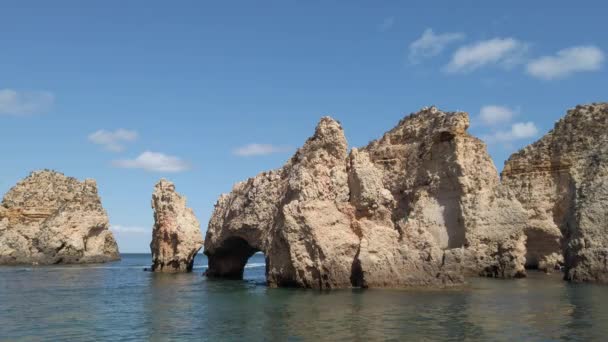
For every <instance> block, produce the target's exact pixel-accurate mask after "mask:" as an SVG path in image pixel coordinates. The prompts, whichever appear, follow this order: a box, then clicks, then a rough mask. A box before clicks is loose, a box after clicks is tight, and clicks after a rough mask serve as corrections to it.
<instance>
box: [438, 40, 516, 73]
mask: <svg viewBox="0 0 608 342" xmlns="http://www.w3.org/2000/svg"><path fill="white" fill-rule="evenodd" d="M527 49H528V47H527V45H526V44H524V43H522V42H520V41H518V40H516V39H514V38H494V39H490V40H484V41H479V42H477V43H474V44H470V45H465V46H462V47H460V48H458V50H456V52H454V55H453V56H452V60H451V61H450V63H449V64H448V65H447V66H446V67H445V70H446V71H447V72H451V73H455V72H470V71H473V70H476V69H479V68H481V67H484V66H488V65H502V66H505V67H509V66H512V65H515V64H517V63H520V62H522V57H523V55H524V54H525V52H526V51H527Z"/></svg>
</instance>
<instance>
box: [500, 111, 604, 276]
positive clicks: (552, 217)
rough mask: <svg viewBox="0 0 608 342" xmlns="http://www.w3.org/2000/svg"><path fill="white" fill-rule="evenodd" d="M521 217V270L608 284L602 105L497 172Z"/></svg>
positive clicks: (571, 118) (572, 116)
mask: <svg viewBox="0 0 608 342" xmlns="http://www.w3.org/2000/svg"><path fill="white" fill-rule="evenodd" d="M502 181H503V184H504V185H505V186H506V187H508V188H509V189H510V190H511V191H512V192H513V193H515V194H516V197H517V199H518V200H519V202H521V203H522V204H523V206H524V207H525V209H526V212H527V216H528V220H529V223H528V227H527V228H526V229H525V233H526V235H527V255H526V260H527V261H526V263H527V264H528V267H538V268H541V269H546V270H551V269H553V268H555V267H556V266H561V265H563V266H564V267H565V278H566V279H568V280H572V281H597V282H603V283H606V282H608V104H607V103H600V104H591V105H584V106H577V107H576V108H574V109H571V110H569V111H568V113H567V115H566V116H565V117H564V118H562V119H561V120H559V121H558V122H557V123H556V124H555V127H554V128H553V130H552V131H551V132H549V133H548V134H546V135H545V136H544V137H542V138H541V139H540V140H538V141H537V142H535V143H533V144H531V145H529V146H527V147H525V148H524V149H522V150H521V151H519V152H517V153H515V154H513V155H512V156H511V157H510V158H509V159H508V160H507V162H506V163H505V167H504V170H503V172H502Z"/></svg>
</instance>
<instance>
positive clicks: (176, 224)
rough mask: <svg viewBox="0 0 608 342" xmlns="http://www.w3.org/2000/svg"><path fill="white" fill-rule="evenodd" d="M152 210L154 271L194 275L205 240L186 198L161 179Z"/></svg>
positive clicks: (155, 190) (153, 195)
mask: <svg viewBox="0 0 608 342" xmlns="http://www.w3.org/2000/svg"><path fill="white" fill-rule="evenodd" d="M152 209H153V210H154V228H153V230H152V242H151V243H150V249H151V250H152V271H154V272H167V273H176V272H191V271H192V267H193V264H194V257H195V256H196V253H198V251H199V250H200V249H201V247H202V246H203V236H202V233H201V229H200V224H199V222H198V220H197V219H196V216H195V215H194V212H193V211H192V209H190V208H187V207H186V198H185V197H183V196H181V195H180V194H178V193H177V192H176V191H175V185H173V183H171V182H169V181H168V180H165V179H161V180H160V181H159V182H158V183H157V184H156V186H155V187H154V193H153V194H152Z"/></svg>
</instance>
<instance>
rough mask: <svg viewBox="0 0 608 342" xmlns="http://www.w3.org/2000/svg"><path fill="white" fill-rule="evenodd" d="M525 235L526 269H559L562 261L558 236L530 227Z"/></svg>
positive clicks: (546, 270)
mask: <svg viewBox="0 0 608 342" xmlns="http://www.w3.org/2000/svg"><path fill="white" fill-rule="evenodd" d="M526 237H527V239H526V264H525V267H526V269H531V270H542V271H545V272H549V271H552V270H555V269H560V267H561V266H562V265H563V262H564V257H563V251H562V247H561V237H560V236H556V235H552V234H550V233H548V232H546V231H543V230H541V229H534V228H532V229H527V230H526Z"/></svg>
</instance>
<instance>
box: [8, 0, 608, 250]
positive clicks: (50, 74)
mask: <svg viewBox="0 0 608 342" xmlns="http://www.w3.org/2000/svg"><path fill="white" fill-rule="evenodd" d="M607 12H608V3H607V2H605V1H576V2H575V1H501V2H494V1H485V2H477V1H459V2H454V1H419V2H418V1H371V0H370V1H293V0H282V1H230V0H227V1H213V2H211V1H173V2H168V1H152V0H146V1H137V0H131V1H118V0H106V1H87V2H83V1H64V0H54V1H29V0H18V1H17V0H15V1H5V0H0V155H1V156H2V157H1V159H0V160H1V161H0V193H2V194H4V193H5V192H6V191H8V190H9V189H10V188H11V187H12V186H13V185H14V184H16V183H17V182H18V181H19V180H20V179H22V178H24V177H26V176H27V175H28V174H29V173H30V171H33V170H37V169H44V168H48V169H55V170H58V171H60V172H63V173H65V174H66V175H69V176H73V177H77V178H80V179H85V178H94V179H96V180H97V183H98V186H99V192H100V195H101V197H102V202H103V205H104V207H105V208H106V210H107V212H108V215H109V217H110V223H111V225H112V227H111V229H112V230H113V231H114V233H115V236H116V238H117V240H118V244H119V248H120V250H121V252H125V253H126V252H149V243H150V240H151V229H152V224H153V216H152V209H151V207H150V200H151V194H152V191H153V187H154V184H155V183H156V182H157V181H158V180H159V179H160V178H167V179H169V180H171V181H173V182H174V183H175V185H176V189H177V191H178V192H180V193H182V194H183V195H185V196H186V197H187V198H188V205H189V206H190V207H192V208H193V210H194V212H195V213H196V215H197V217H198V219H199V221H200V222H201V229H202V230H203V232H205V231H206V229H207V222H208V220H209V217H210V216H211V213H212V210H213V205H214V203H215V201H216V199H217V198H218V196H219V195H220V194H221V193H225V192H229V191H230V190H231V188H232V186H233V184H235V183H236V182H238V181H241V180H245V179H246V178H248V177H252V176H255V175H256V174H257V173H259V172H261V171H264V170H268V169H274V168H278V167H280V166H281V165H283V163H285V161H286V160H288V159H289V157H290V156H291V154H292V153H293V152H294V151H295V149H296V148H297V147H298V146H301V145H302V144H303V143H304V141H305V140H306V138H308V137H309V136H310V135H312V134H313V132H314V128H315V126H316V124H317V122H318V120H319V119H320V118H321V117H322V116H325V115H330V116H332V117H334V118H336V119H338V120H339V121H340V122H341V123H342V125H343V127H344V130H345V134H346V137H347V139H348V141H349V144H350V146H351V147H357V146H363V145H365V144H367V143H368V142H369V141H371V140H373V139H376V138H378V137H380V136H381V135H382V134H383V133H384V132H386V131H388V130H389V129H390V128H392V127H394V126H395V125H396V124H397V122H398V121H399V120H400V119H401V118H403V117H404V116H406V115H408V114H410V113H412V112H416V111H418V110H419V109H421V108H422V107H425V106H430V105H436V106H437V107H438V108H440V109H442V110H445V111H455V110H461V111H466V112H468V113H469V114H470V117H471V127H470V130H469V131H470V133H471V134H473V135H475V136H477V137H480V138H482V139H483V140H484V141H486V143H487V144H488V151H489V152H490V154H491V156H492V158H493V159H494V162H495V164H496V166H497V168H498V169H499V170H500V169H501V168H502V166H503V163H504V161H505V160H506V159H507V158H508V156H509V155H510V154H511V153H513V152H515V151H517V150H518V149H519V148H521V147H523V146H525V145H527V144H529V143H531V142H533V141H535V140H536V139H538V138H539V137H541V136H542V135H543V134H545V133H546V132H548V131H549V130H550V129H551V128H552V127H553V124H554V122H555V121H556V120H558V119H559V118H560V117H562V116H563V115H564V114H565V112H566V110H567V109H569V108H572V107H574V106H576V105H577V104H584V103H590V102H602V101H607V100H608V97H607V96H606V95H607V94H606V90H607V89H608V88H607V85H606V80H608V72H607V71H606V70H607V67H606V64H607V61H606V59H607V58H608V57H607V56H606V54H607V53H608V21H607V20H606V18H605V15H606V13H607Z"/></svg>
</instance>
